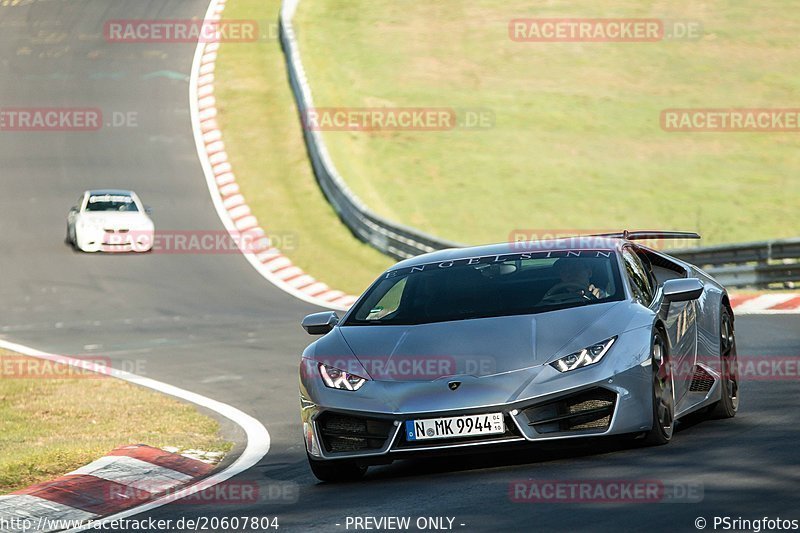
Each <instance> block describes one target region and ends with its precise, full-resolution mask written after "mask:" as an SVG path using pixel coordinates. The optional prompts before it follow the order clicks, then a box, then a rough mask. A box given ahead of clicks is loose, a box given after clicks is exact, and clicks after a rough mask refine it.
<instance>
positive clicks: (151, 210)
mask: <svg viewBox="0 0 800 533" xmlns="http://www.w3.org/2000/svg"><path fill="white" fill-rule="evenodd" d="M144 212H145V213H146V214H148V215H152V214H153V208H152V207H150V206H149V205H146V206H144Z"/></svg>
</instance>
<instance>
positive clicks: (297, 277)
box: [189, 0, 356, 310]
mask: <svg viewBox="0 0 800 533" xmlns="http://www.w3.org/2000/svg"><path fill="white" fill-rule="evenodd" d="M225 2H226V0H213V1H212V2H211V5H210V6H209V10H208V13H207V15H206V19H205V20H207V21H218V20H220V19H221V17H222V12H223V11H224V9H225ZM219 46H220V43H219V42H213V41H212V42H200V43H198V45H197V50H196V51H195V57H194V63H193V64H192V75H191V80H190V82H189V83H190V85H189V93H190V102H189V104H190V107H191V117H192V128H193V130H194V136H195V144H196V146H197V154H198V156H199V157H200V163H201V164H202V166H203V172H204V173H205V176H206V182H207V184H208V189H209V191H210V192H211V197H212V200H213V201H214V206H215V208H216V210H217V214H218V215H219V217H220V219H221V220H222V223H223V224H224V225H225V228H226V229H227V230H228V232H229V233H231V235H232V236H233V237H236V236H237V235H238V236H242V237H244V236H247V237H248V239H240V241H239V242H241V241H244V240H247V241H248V242H261V243H264V245H263V246H259V247H258V249H259V250H261V249H263V251H259V252H258V253H254V252H253V251H250V250H246V249H243V248H241V247H240V249H241V251H242V253H243V254H244V256H245V257H246V258H247V260H248V261H249V262H250V264H252V265H253V267H254V268H255V269H256V270H257V271H258V272H259V273H260V274H261V275H262V276H263V277H264V278H266V279H267V280H268V281H270V282H271V283H273V284H274V285H275V286H277V287H278V288H280V289H282V290H283V291H285V292H287V293H289V294H291V295H293V296H295V297H297V298H300V299H302V300H304V301H307V302H310V303H313V304H316V305H319V306H322V307H327V308H331V309H338V310H345V309H347V308H349V307H350V306H351V305H352V304H353V302H355V300H356V297H355V296H351V295H348V294H345V293H344V292H342V291H339V290H335V289H332V288H331V287H329V286H328V285H326V284H325V283H323V282H321V281H319V280H317V279H315V278H314V277H312V276H310V275H308V274H306V273H305V272H304V271H303V270H302V269H301V268H299V267H297V266H295V265H293V264H292V261H291V260H290V259H289V258H288V257H286V256H285V255H283V254H282V253H281V251H280V250H278V249H277V248H274V247H272V246H271V245H270V244H269V237H268V236H267V234H266V232H265V231H264V229H263V228H261V226H260V225H259V223H258V220H257V219H256V217H255V216H254V215H253V214H252V212H251V210H250V207H249V206H248V205H247V202H246V201H245V198H244V196H243V195H242V193H241V192H240V191H239V185H237V183H236V176H235V175H234V173H233V168H232V167H231V163H230V161H229V160H228V154H227V152H226V151H225V142H224V141H223V140H222V132H221V131H220V129H219V125H218V123H217V107H216V98H215V97H214V70H215V67H216V60H217V52H218V50H219Z"/></svg>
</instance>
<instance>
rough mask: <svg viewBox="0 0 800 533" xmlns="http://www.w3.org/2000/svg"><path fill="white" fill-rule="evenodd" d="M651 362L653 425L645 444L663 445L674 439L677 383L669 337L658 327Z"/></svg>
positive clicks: (653, 337)
mask: <svg viewBox="0 0 800 533" xmlns="http://www.w3.org/2000/svg"><path fill="white" fill-rule="evenodd" d="M650 362H651V365H650V368H651V370H652V379H651V383H652V391H653V392H652V398H653V401H652V405H653V427H652V428H651V429H650V431H648V432H647V433H646V434H645V437H644V444H646V445H649V446H661V445H663V444H667V443H668V442H669V441H670V440H672V434H673V432H674V430H675V383H674V377H673V375H672V360H671V359H670V356H669V349H668V343H667V338H666V337H665V335H664V333H662V332H661V330H658V329H655V330H653V336H652V340H651V343H650Z"/></svg>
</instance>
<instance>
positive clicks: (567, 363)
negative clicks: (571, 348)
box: [550, 337, 617, 372]
mask: <svg viewBox="0 0 800 533" xmlns="http://www.w3.org/2000/svg"><path fill="white" fill-rule="evenodd" d="M615 340H617V338H616V337H611V338H610V339H606V340H604V341H603V342H598V343H597V344H592V345H591V346H588V347H586V348H584V349H583V350H581V351H579V352H575V353H571V354H569V355H565V356H564V357H560V358H558V359H556V360H555V361H553V362H552V363H550V366H552V367H553V368H555V369H556V370H558V371H559V372H569V371H570V370H575V369H576V368H583V367H585V366H589V365H593V364H595V363H598V362H600V360H601V359H602V358H603V356H604V355H605V354H606V352H608V350H609V349H611V345H612V344H614V341H615Z"/></svg>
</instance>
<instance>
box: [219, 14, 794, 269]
mask: <svg viewBox="0 0 800 533" xmlns="http://www.w3.org/2000/svg"><path fill="white" fill-rule="evenodd" d="M242 4H247V2H243V3H242ZM236 5H240V4H238V3H237V4H232V6H231V7H233V6H236ZM226 15H229V14H228V13H226ZM519 17H583V18H587V17H663V18H670V19H692V20H698V21H700V22H701V23H702V25H703V29H704V31H703V37H702V38H701V39H700V40H696V41H683V42H679V41H671V42H657V43H518V42H512V41H511V40H510V39H509V37H508V22H509V20H510V19H512V18H519ZM296 24H297V27H298V34H299V38H300V45H301V52H302V55H303V58H304V61H305V63H306V68H307V70H308V74H309V79H310V83H311V85H312V88H313V90H314V95H315V99H316V105H317V106H318V107H325V106H353V107H375V106H400V107H404V106H411V107H420V106H431V107H440V106H445V107H455V108H490V109H492V110H493V111H494V113H495V117H496V121H495V125H494V127H492V128H489V129H482V130H471V131H470V130H463V129H462V130H459V129H456V130H453V131H446V132H424V131H423V132H381V133H374V132H373V133H368V132H325V133H324V136H325V138H326V140H327V142H328V145H329V148H330V152H331V155H332V157H333V159H334V161H335V162H336V164H337V166H338V167H339V170H340V172H341V173H342V175H343V176H344V178H345V180H346V181H347V182H348V183H349V184H350V186H351V187H352V189H353V190H354V191H355V192H356V194H357V195H359V196H360V197H361V199H362V200H364V201H365V202H366V204H367V205H369V206H370V207H372V208H373V209H374V210H376V211H377V212H378V213H380V214H382V215H384V216H387V217H389V218H391V219H394V220H396V221H399V222H402V223H405V224H409V225H412V226H416V227H418V228H421V229H424V230H425V231H428V232H430V233H433V234H435V235H439V236H441V237H444V238H448V239H451V240H454V241H460V242H464V243H476V244H477V243H483V242H492V241H501V240H505V239H507V238H508V236H509V234H510V232H512V231H513V230H515V229H521V228H526V229H532V230H534V231H535V232H541V231H544V230H559V231H571V230H587V231H588V230H595V229H597V230H606V229H613V228H623V227H626V228H664V229H685V230H696V231H699V232H700V233H701V234H702V235H703V237H704V240H703V241H701V242H702V243H705V244H712V243H722V242H734V241H748V240H761V239H767V238H779V237H790V236H796V235H797V234H798V233H800V225H799V224H798V220H800V219H799V218H798V216H797V209H798V207H800V179H798V174H800V150H799V149H800V134H797V133H794V134H793V133H671V132H665V131H663V130H662V129H661V127H660V124H659V116H660V112H661V110H662V109H665V108H682V107H701V108H707V107H724V108H727V107H747V108H758V107H766V108H785V107H797V95H798V94H800V72H798V70H797V69H796V68H792V65H794V64H795V62H796V61H795V59H796V54H797V35H798V34H800V12H798V11H797V9H796V8H795V6H794V4H793V3H791V2H789V1H787V0H783V1H779V0H771V1H767V2H760V3H747V2H733V3H731V2H723V1H722V0H711V1H709V2H694V1H690V0H679V1H677V2H671V3H655V2H641V1H636V2H634V1H628V0H615V1H614V2H611V3H609V2H605V3H597V2H586V1H570V2H567V1H563V0H561V1H559V0H556V1H553V2H548V3H545V4H542V3H531V2H528V1H522V0H508V1H505V2H497V1H495V0H473V1H471V2H453V1H448V2H422V1H416V2H407V1H402V2H399V1H397V0H362V1H352V0H315V1H310V0H306V1H304V2H301V4H300V8H299V11H298V16H297V18H296ZM262 61H266V60H265V59H263V58H262ZM249 81H252V82H253V83H260V84H262V85H266V87H261V89H260V90H261V92H262V94H264V95H265V96H266V95H274V96H276V97H278V96H280V97H281V98H283V97H286V98H288V95H286V94H285V83H284V81H283V78H282V77H279V79H278V80H277V84H278V85H279V86H280V87H279V88H278V89H279V90H278V89H276V88H275V87H274V85H275V84H276V81H275V80H268V82H267V81H265V80H263V79H259V78H257V77H255V76H254V77H252V78H251V79H250V80H249ZM262 100H264V98H262ZM284 104H285V106H287V107H289V106H290V105H291V103H290V101H289V100H286V102H284ZM260 105H261V108H260V109H262V110H263V109H264V107H265V106H266V104H264V103H263V102H261V103H260ZM274 105H275V106H278V105H279V104H277V103H275V104H274ZM292 112H293V109H292V110H289V109H287V110H286V113H284V114H283V115H281V114H278V115H274V114H273V115H268V117H269V118H270V120H271V119H272V118H276V119H277V118H281V117H283V118H288V119H291V118H292V117H291V116H290V115H291V113H292ZM257 115H258V116H264V115H263V113H262V112H261V111H259V112H258V113H257ZM279 131H283V130H279ZM226 134H227V133H226ZM266 181H267V182H269V180H268V179H267V180H266ZM302 184H303V185H302V186H301V185H297V186H294V191H295V193H296V196H293V195H294V194H295V193H291V194H289V195H288V196H289V197H294V198H304V197H305V195H307V194H309V193H311V191H308V189H307V188H306V185H308V184H307V183H306V182H305V181H302ZM315 205H318V204H315ZM341 262H342V263H343V264H350V262H349V258H348V257H343V258H341Z"/></svg>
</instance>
